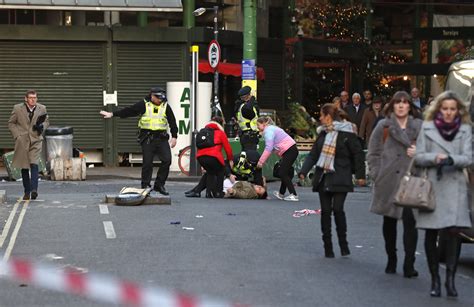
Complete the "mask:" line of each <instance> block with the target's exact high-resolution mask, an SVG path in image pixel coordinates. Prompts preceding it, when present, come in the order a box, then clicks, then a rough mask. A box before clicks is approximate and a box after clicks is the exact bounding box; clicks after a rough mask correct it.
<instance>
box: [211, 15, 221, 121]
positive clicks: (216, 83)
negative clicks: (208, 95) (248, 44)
mask: <svg viewBox="0 0 474 307" xmlns="http://www.w3.org/2000/svg"><path fill="white" fill-rule="evenodd" d="M218 11H219V7H218V6H214V39H215V40H216V41H218V40H217V38H218V34H219V27H218V24H217V16H218ZM218 105H219V72H218V71H217V69H216V70H215V71H214V103H213V105H212V111H213V113H214V112H215V113H216V114H211V115H212V116H216V115H221V116H222V114H218V111H217V106H218Z"/></svg>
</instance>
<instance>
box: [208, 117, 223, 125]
mask: <svg viewBox="0 0 474 307" xmlns="http://www.w3.org/2000/svg"><path fill="white" fill-rule="evenodd" d="M211 120H212V121H213V122H216V123H218V124H219V125H221V126H222V125H224V119H222V117H220V116H213V117H212V118H211Z"/></svg>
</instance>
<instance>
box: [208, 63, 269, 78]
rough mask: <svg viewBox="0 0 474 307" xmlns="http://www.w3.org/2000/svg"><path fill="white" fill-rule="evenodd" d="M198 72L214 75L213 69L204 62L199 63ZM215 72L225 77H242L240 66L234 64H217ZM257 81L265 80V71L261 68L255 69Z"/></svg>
mask: <svg viewBox="0 0 474 307" xmlns="http://www.w3.org/2000/svg"><path fill="white" fill-rule="evenodd" d="M199 72H200V73H203V74H210V73H214V69H213V68H212V67H211V65H209V62H208V61H206V60H200V61H199ZM217 72H218V73H220V74H223V75H227V76H234V77H240V76H242V64H235V63H225V62H221V63H219V66H217ZM257 79H258V80H265V71H264V70H263V68H261V67H257Z"/></svg>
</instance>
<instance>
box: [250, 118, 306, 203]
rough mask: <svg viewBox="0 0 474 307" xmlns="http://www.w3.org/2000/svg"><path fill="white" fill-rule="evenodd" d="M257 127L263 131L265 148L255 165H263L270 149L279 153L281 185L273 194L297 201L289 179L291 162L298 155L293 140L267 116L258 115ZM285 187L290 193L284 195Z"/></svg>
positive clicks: (291, 174)
mask: <svg viewBox="0 0 474 307" xmlns="http://www.w3.org/2000/svg"><path fill="white" fill-rule="evenodd" d="M257 127H258V130H260V132H262V133H263V137H264V139H265V150H264V152H263V153H262V156H261V157H260V160H258V164H257V167H260V168H261V167H263V165H264V164H265V161H266V160H267V159H268V157H269V156H270V154H271V153H272V151H274V152H275V153H276V154H277V155H279V156H280V157H281V160H280V170H279V172H278V176H279V177H280V179H281V185H280V191H274V192H273V195H275V197H276V198H278V199H283V200H287V201H298V196H297V195H296V190H295V187H294V186H293V182H292V181H291V180H292V178H293V175H294V174H293V173H294V169H293V163H295V161H296V158H297V157H298V148H296V142H295V140H293V138H292V137H291V136H289V135H288V134H287V133H286V132H285V131H283V129H281V128H280V127H277V126H275V125H274V123H273V120H272V119H271V118H270V117H268V116H264V117H260V118H259V119H258V120H257ZM286 189H288V192H290V195H288V196H286V197H285V196H284V195H285V192H286Z"/></svg>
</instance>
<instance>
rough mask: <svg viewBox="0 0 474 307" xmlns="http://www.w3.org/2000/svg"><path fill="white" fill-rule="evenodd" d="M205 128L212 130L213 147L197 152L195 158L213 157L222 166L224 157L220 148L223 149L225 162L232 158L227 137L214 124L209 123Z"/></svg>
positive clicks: (218, 126) (222, 129)
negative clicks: (225, 157)
mask: <svg viewBox="0 0 474 307" xmlns="http://www.w3.org/2000/svg"><path fill="white" fill-rule="evenodd" d="M206 128H211V129H214V144H216V145H215V146H212V147H207V148H202V149H199V148H198V150H197V155H196V157H197V158H199V157H202V156H210V157H214V158H216V159H217V160H219V162H220V163H221V164H222V165H223V166H224V165H225V163H224V155H223V154H222V147H224V151H225V153H226V156H227V160H230V159H232V158H233V155H232V148H231V147H230V144H229V140H228V139H227V135H226V134H225V132H224V128H222V126H221V125H219V124H218V123H216V122H213V121H211V122H209V123H208V124H207V125H206Z"/></svg>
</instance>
